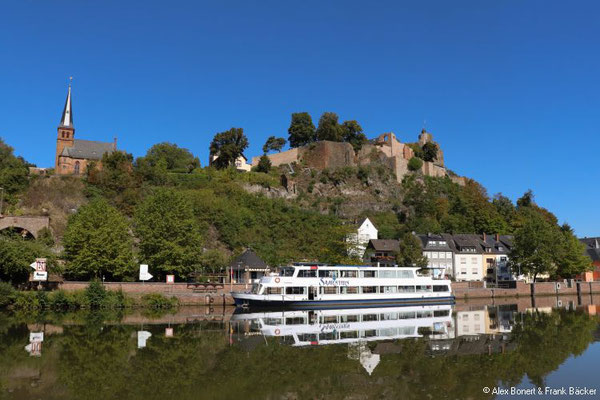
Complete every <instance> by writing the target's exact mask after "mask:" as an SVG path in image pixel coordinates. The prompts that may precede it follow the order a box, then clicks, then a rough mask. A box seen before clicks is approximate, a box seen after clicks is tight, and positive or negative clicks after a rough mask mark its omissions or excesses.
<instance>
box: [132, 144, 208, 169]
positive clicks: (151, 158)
mask: <svg viewBox="0 0 600 400" xmlns="http://www.w3.org/2000/svg"><path fill="white" fill-rule="evenodd" d="M143 158H144V161H146V162H147V163H148V164H149V165H150V166H151V167H156V166H158V165H159V164H160V163H161V161H162V162H164V165H165V168H166V170H167V171H170V172H191V171H193V170H194V169H196V168H200V160H199V159H198V157H195V156H194V155H193V154H192V153H191V152H190V151H189V150H188V149H185V148H182V147H178V146H177V145H176V144H174V143H168V142H163V143H157V144H155V145H154V146H152V147H150V149H149V150H148V151H147V152H146V156H145V157H143Z"/></svg>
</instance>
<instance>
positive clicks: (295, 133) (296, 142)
mask: <svg viewBox="0 0 600 400" xmlns="http://www.w3.org/2000/svg"><path fill="white" fill-rule="evenodd" d="M288 134H289V142H290V146H291V147H301V146H304V145H307V144H309V143H313V142H315V141H316V140H317V135H316V131H315V125H314V124H313V122H312V118H311V117H310V114H309V113H307V112H299V113H293V114H292V122H291V123H290V127H289V129H288Z"/></svg>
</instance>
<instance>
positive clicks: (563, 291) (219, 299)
mask: <svg viewBox="0 0 600 400" xmlns="http://www.w3.org/2000/svg"><path fill="white" fill-rule="evenodd" d="M87 286H88V282H73V281H65V282H62V283H60V284H59V289H62V290H66V291H75V290H84V289H85V288H86V287H87ZM104 286H105V287H106V289H107V290H115V291H116V290H122V291H123V292H124V293H127V294H128V295H130V296H134V297H141V296H143V295H145V294H151V293H160V294H162V295H164V296H168V297H176V298H177V299H178V300H179V303H180V304H182V305H209V306H227V305H232V304H234V302H233V298H232V297H231V294H230V293H231V292H232V291H234V292H235V291H245V290H248V289H249V288H250V285H245V284H242V285H237V284H233V285H230V284H224V285H215V286H210V285H209V286H206V287H203V288H199V287H197V286H195V285H191V284H188V283H172V284H167V283H162V282H144V283H142V282H105V283H104ZM452 292H453V293H454V296H455V297H456V299H457V301H458V300H471V299H495V298H531V297H536V298H537V297H544V296H553V297H557V296H571V297H575V298H577V297H581V298H584V297H591V296H593V295H595V296H594V297H597V298H598V299H597V301H596V302H597V303H598V304H600V282H575V281H571V282H570V283H569V282H537V283H525V282H517V283H516V287H515V288H513V289H501V288H486V287H484V285H483V282H452ZM579 303H581V302H579ZM592 304H593V303H592Z"/></svg>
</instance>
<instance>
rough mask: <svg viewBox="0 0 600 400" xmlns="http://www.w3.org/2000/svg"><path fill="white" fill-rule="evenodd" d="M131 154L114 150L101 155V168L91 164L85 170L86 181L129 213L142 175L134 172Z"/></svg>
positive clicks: (137, 195)
mask: <svg viewBox="0 0 600 400" xmlns="http://www.w3.org/2000/svg"><path fill="white" fill-rule="evenodd" d="M132 162H133V156H132V155H131V154H128V153H125V152H122V151H115V152H113V153H110V154H108V153H106V154H104V155H103V156H102V168H99V167H98V166H97V165H95V164H92V165H91V166H89V168H88V171H87V178H86V179H87V182H88V183H89V184H90V185H92V186H93V187H95V188H96V189H98V190H99V191H100V192H101V193H102V195H103V196H104V197H106V198H107V199H109V200H110V201H111V202H112V204H114V205H115V206H116V207H117V208H119V209H120V210H122V211H123V212H125V213H126V214H128V215H131V214H132V212H133V208H134V207H135V204H136V203H137V202H138V201H139V197H140V193H139V188H140V186H141V181H142V177H141V176H140V175H139V174H136V173H134V170H133V164H132Z"/></svg>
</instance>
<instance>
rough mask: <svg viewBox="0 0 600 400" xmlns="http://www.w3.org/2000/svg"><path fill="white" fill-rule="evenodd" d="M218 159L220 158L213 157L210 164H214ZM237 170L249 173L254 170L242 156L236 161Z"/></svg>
mask: <svg viewBox="0 0 600 400" xmlns="http://www.w3.org/2000/svg"><path fill="white" fill-rule="evenodd" d="M217 158H219V156H218V155H212V156H211V159H210V160H211V162H210V163H211V164H212V163H213V162H214V161H215V160H216V159H217ZM235 169H237V170H238V171H243V172H249V171H250V170H251V169H252V165H250V164H248V159H247V158H246V156H245V155H243V154H242V155H240V156H239V157H238V158H236V159H235Z"/></svg>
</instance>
